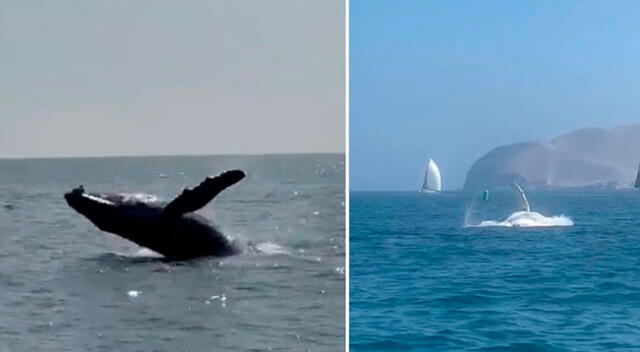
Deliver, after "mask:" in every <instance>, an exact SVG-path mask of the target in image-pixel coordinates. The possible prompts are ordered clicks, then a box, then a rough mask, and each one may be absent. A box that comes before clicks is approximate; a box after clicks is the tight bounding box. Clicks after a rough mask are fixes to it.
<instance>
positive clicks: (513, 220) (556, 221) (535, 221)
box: [465, 211, 573, 227]
mask: <svg viewBox="0 0 640 352" xmlns="http://www.w3.org/2000/svg"><path fill="white" fill-rule="evenodd" d="M553 226H573V220H571V219H570V218H569V217H567V216H565V215H557V216H544V215H542V214H540V213H538V212H535V211H517V212H515V213H513V214H511V215H509V216H508V217H507V218H506V219H504V220H502V221H496V220H484V221H481V222H480V223H478V224H475V225H471V224H466V226H465V227H553Z"/></svg>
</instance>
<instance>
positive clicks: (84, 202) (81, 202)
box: [64, 186, 119, 231]
mask: <svg viewBox="0 0 640 352" xmlns="http://www.w3.org/2000/svg"><path fill="white" fill-rule="evenodd" d="M64 199H65V200H66V201H67V204H69V206H70V207H71V208H73V210H75V211H77V212H78V213H80V214H82V215H84V216H85V217H86V218H87V219H89V220H91V222H93V223H94V224H95V225H96V226H98V227H99V228H100V229H103V230H105V231H109V230H110V229H109V228H108V227H109V224H112V223H113V220H114V217H116V216H118V213H119V212H118V210H117V208H118V207H117V205H116V204H115V203H114V202H112V201H111V200H109V199H106V198H104V197H101V196H100V195H96V194H90V193H86V192H85V191H84V187H82V186H80V187H77V188H74V189H73V190H71V191H69V192H67V193H65V195H64Z"/></svg>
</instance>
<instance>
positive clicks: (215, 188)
mask: <svg viewBox="0 0 640 352" xmlns="http://www.w3.org/2000/svg"><path fill="white" fill-rule="evenodd" d="M244 177H245V173H244V172H243V171H240V170H230V171H225V172H223V173H221V174H220V175H218V176H216V177H207V178H206V179H205V180H204V181H202V183H200V185H198V186H197V187H195V188H193V189H185V190H184V191H183V192H182V194H180V195H179V196H178V197H177V198H175V199H174V200H172V201H171V202H169V203H168V204H165V203H162V202H160V201H159V200H158V199H157V198H156V197H153V196H132V195H127V194H93V193H86V192H85V191H84V187H83V186H80V187H78V188H75V189H73V190H72V191H70V192H68V193H66V194H65V195H64V197H65V199H66V201H67V203H68V204H69V206H71V208H73V209H74V210H75V211H77V212H78V213H80V214H82V215H84V216H85V217H86V218H87V219H89V220H90V221H91V222H92V223H93V224H94V225H96V226H97V227H98V228H99V229H100V230H102V231H105V232H109V233H113V234H116V235H118V236H120V237H123V238H125V239H127V240H130V241H132V242H135V243H136V244H138V245H140V246H143V247H146V248H149V249H151V250H153V251H156V252H158V253H160V254H162V255H163V256H164V257H165V258H167V259H169V260H187V259H192V258H197V257H203V256H225V255H231V254H234V253H237V252H238V251H239V249H238V248H237V247H236V246H234V244H233V242H232V241H230V240H229V239H228V238H227V237H226V236H224V235H223V234H222V233H220V232H219V231H218V230H217V229H216V228H215V226H214V225H213V224H212V223H211V222H210V221H209V220H207V219H206V218H205V217H203V216H201V215H198V214H195V213H194V212H195V211H196V210H198V209H200V208H202V207H204V206H205V205H207V203H209V202H210V201H211V200H213V198H215V196H217V195H218V194H219V193H220V192H222V191H223V190H225V189H226V188H227V187H229V186H231V185H233V184H235V183H236V182H238V181H240V180H242V179H243V178H244Z"/></svg>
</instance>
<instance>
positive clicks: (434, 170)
mask: <svg viewBox="0 0 640 352" xmlns="http://www.w3.org/2000/svg"><path fill="white" fill-rule="evenodd" d="M441 190H442V179H441V177H440V169H439V168H438V164H436V162H435V161H433V159H429V162H428V163H427V172H426V173H425V175H424V182H423V183H422V192H440V191H441Z"/></svg>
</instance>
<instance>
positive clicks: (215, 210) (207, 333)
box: [0, 155, 345, 352]
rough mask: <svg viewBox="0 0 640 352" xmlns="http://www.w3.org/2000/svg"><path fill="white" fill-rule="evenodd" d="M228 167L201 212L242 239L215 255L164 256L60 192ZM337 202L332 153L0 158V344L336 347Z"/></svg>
mask: <svg viewBox="0 0 640 352" xmlns="http://www.w3.org/2000/svg"><path fill="white" fill-rule="evenodd" d="M232 168H239V169H242V170H245V171H246V173H247V177H246V179H244V180H242V181H241V182H239V183H238V184H236V185H234V186H233V187H230V188H229V189H227V190H225V191H224V192H223V193H221V194H220V195H219V196H218V197H216V199H214V200H213V201H212V202H211V203H210V204H208V205H207V206H206V207H204V208H203V209H201V210H200V211H199V212H200V213H201V214H203V215H205V216H206V217H208V218H210V219H212V220H213V221H214V222H215V223H216V224H217V225H218V228H219V229H220V230H221V231H222V232H223V233H224V234H226V235H228V236H231V237H233V238H234V239H236V240H237V241H238V242H239V243H242V244H244V246H243V249H244V251H243V253H242V254H239V255H234V256H230V257H225V258H202V259H197V260H192V261H187V262H171V263H166V262H164V261H161V260H159V259H158V258H157V257H156V256H153V255H152V254H151V253H149V252H148V251H144V250H141V249H140V248H139V247H137V246H136V245H134V244H132V243H130V242H128V241H126V240H124V239H122V238H120V237H117V236H114V235H110V234H106V233H104V232H101V231H100V230H98V229H97V228H96V227H95V226H93V224H91V223H90V222H89V221H88V220H87V219H85V218H84V217H83V216H81V215H79V214H77V213H76V212H74V211H73V210H72V209H71V208H69V207H68V206H67V204H66V202H65V200H64V198H63V194H64V193H65V192H67V191H69V190H70V189H71V188H73V187H76V186H78V185H80V184H83V185H84V186H85V188H86V190H87V191H88V192H109V191H112V192H128V193H131V192H142V193H149V194H154V195H157V196H159V197H160V198H162V199H165V200H169V199H172V198H173V197H175V196H177V195H178V194H180V192H182V189H183V188H184V187H193V186H195V185H197V184H198V183H200V182H201V181H202V180H203V179H204V178H205V177H206V176H207V175H215V174H217V173H219V172H221V171H223V170H226V169H232ZM161 175H162V176H161ZM344 209H345V206H344V156H343V155H278V156H203V157H149V158H95V159H48V160H0V292H1V294H0V297H2V304H0V351H2V352H4V351H10V352H22V351H109V352H111V351H190V352H199V351H267V350H270V351H307V350H311V351H327V352H333V351H342V350H344V330H345V329H344V309H345V308H344V307H345V304H344V293H345V291H344V287H345V274H344V271H345V270H344V267H345V263H344V257H345V250H344V224H345V222H344ZM132 291H135V293H134V294H130V292H132Z"/></svg>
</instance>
